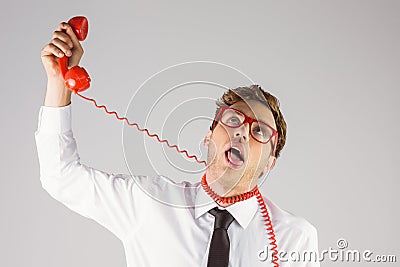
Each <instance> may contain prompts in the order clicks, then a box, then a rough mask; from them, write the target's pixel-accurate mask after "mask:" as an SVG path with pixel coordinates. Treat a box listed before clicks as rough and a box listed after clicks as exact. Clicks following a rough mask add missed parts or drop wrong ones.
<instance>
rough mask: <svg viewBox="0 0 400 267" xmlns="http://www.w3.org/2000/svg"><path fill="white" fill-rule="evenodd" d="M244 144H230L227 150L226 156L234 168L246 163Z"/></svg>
mask: <svg viewBox="0 0 400 267" xmlns="http://www.w3.org/2000/svg"><path fill="white" fill-rule="evenodd" d="M243 151H244V150H243V146H242V144H240V143H232V144H229V146H228V148H227V149H226V150H225V158H226V160H227V163H228V165H229V166H230V167H232V168H235V169H237V168H240V167H241V166H242V165H243V163H244V155H243V154H244V153H243Z"/></svg>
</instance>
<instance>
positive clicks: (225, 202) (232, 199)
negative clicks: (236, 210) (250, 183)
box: [201, 172, 258, 207]
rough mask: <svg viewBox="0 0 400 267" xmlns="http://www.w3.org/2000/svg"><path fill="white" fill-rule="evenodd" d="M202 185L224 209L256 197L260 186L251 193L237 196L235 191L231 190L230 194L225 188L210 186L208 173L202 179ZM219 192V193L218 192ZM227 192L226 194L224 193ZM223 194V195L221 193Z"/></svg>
mask: <svg viewBox="0 0 400 267" xmlns="http://www.w3.org/2000/svg"><path fill="white" fill-rule="evenodd" d="M201 185H202V186H203V188H204V191H206V193H207V194H208V195H209V196H210V197H211V198H212V199H214V201H215V202H216V203H217V204H218V205H220V206H222V207H228V206H230V205H232V204H234V203H236V202H239V201H243V200H246V199H249V198H250V197H252V196H254V195H255V194H256V192H257V191H258V186H257V185H256V186H255V187H254V188H253V189H252V190H251V191H248V192H244V193H239V194H235V193H234V192H235V191H234V190H231V191H230V192H226V191H225V190H224V187H223V186H221V187H219V188H218V187H217V186H215V185H214V183H213V185H214V186H213V187H211V185H209V181H208V179H207V172H206V173H204V175H203V177H202V179H201ZM216 190H217V191H216ZM224 191H225V192H224ZM219 192H222V193H219Z"/></svg>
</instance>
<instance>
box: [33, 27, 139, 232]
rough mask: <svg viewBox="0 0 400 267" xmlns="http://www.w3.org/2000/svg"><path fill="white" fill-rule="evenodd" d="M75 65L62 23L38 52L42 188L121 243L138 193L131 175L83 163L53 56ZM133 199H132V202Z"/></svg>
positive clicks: (73, 42) (75, 51)
mask: <svg viewBox="0 0 400 267" xmlns="http://www.w3.org/2000/svg"><path fill="white" fill-rule="evenodd" d="M64 54H65V55H67V56H68V57H69V62H70V67H71V66H74V65H77V64H78V63H79V60H80V59H81V57H82V55H83V49H82V47H81V45H80V43H79V41H78V39H77V38H76V36H75V34H74V32H73V31H72V29H71V27H70V26H69V25H68V24H67V23H65V22H63V23H61V24H60V25H59V26H58V28H57V30H56V31H55V32H54V34H53V38H52V40H51V42H50V43H49V44H47V45H46V46H45V47H44V48H43V50H42V52H41V57H42V62H43V65H44V68H45V70H46V74H47V91H46V97H45V101H44V105H43V106H42V107H41V108H40V112H39V123H38V128H37V131H36V132H35V140H36V146H37V151H38V157H39V165H40V181H41V184H42V187H43V188H44V189H45V190H46V191H47V192H48V193H49V194H50V195H51V196H52V197H53V198H55V199H57V200H58V201H60V202H61V203H63V204H64V205H65V206H67V207H68V208H70V209H71V210H73V211H75V212H77V213H79V214H81V215H83V216H85V217H87V218H90V219H93V220H95V221H97V222H98V223H100V224H101V225H103V226H104V227H106V228H107V229H109V230H110V231H111V232H112V233H114V234H115V235H116V236H117V237H118V238H119V239H121V240H124V239H125V238H126V237H127V236H128V235H129V234H130V233H131V232H133V231H135V227H136V225H137V220H138V218H140V215H138V214H139V213H140V209H138V208H137V206H138V205H140V202H141V201H142V199H141V197H140V195H141V192H140V189H139V188H138V186H137V184H136V183H135V180H134V179H133V177H132V176H130V175H124V174H118V175H114V174H108V173H106V172H102V171H99V170H96V169H94V168H91V167H88V166H86V165H84V164H81V162H80V158H79V154H78V149H77V144H76V141H75V139H74V136H73V133H72V129H71V112H72V111H71V109H72V103H71V91H70V90H69V89H68V88H66V87H65V85H64V81H63V78H62V75H61V73H60V70H59V69H58V62H57V57H61V56H63V55H64ZM133 198H135V200H134V199H133Z"/></svg>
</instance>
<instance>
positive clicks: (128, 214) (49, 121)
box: [35, 104, 319, 267]
mask: <svg viewBox="0 0 400 267" xmlns="http://www.w3.org/2000/svg"><path fill="white" fill-rule="evenodd" d="M71 105H72V104H70V105H68V106H65V107H59V108H55V107H45V106H42V107H41V108H40V111H39V122H38V129H37V131H36V132H35V139H36V145H37V151H38V157H39V164H40V181H41V184H42V187H43V188H44V189H45V190H46V191H47V192H48V193H49V194H50V195H51V196H52V197H53V198H55V199H56V200H58V201H60V202H61V203H63V204H64V205H65V206H66V207H68V208H69V209H71V210H73V211H75V212H77V213H78V214H80V215H82V216H85V217H87V218H90V219H92V220H94V221H96V222H97V223H99V224H101V225H102V226H104V227H105V228H107V229H108V230H109V231H111V232H112V233H113V234H115V236H117V237H118V238H119V239H120V240H121V241H122V242H123V246H124V249H125V255H126V262H127V266H128V267H137V266H144V267H152V266H154V267H159V266H167V267H168V266H171V267H180V266H182V267H188V266H201V267H205V266H207V259H208V248H209V246H210V241H211V236H212V233H213V224H214V216H212V215H211V214H209V213H208V210H210V209H212V208H213V207H216V206H217V204H216V203H215V202H214V201H213V200H212V199H211V198H210V197H209V196H208V194H207V193H206V192H205V191H204V190H203V188H202V186H201V185H200V180H201V176H199V182H198V183H196V184H191V183H189V182H182V183H179V184H177V183H176V182H174V181H173V180H171V179H169V178H167V177H165V176H162V175H158V176H151V177H150V176H136V175H135V176H131V175H127V174H109V173H105V172H103V171H100V170H97V169H94V168H91V167H89V166H86V165H84V164H82V163H80V158H79V154H78V150H77V144H76V141H75V139H74V137H73V132H72V129H71ZM177 185H178V186H177ZM143 188H145V189H146V190H143ZM145 191H147V192H151V195H153V196H157V195H162V196H163V197H162V198H163V199H168V198H169V197H170V198H175V199H178V200H179V201H180V203H186V204H187V206H188V208H182V207H173V206H171V205H165V204H163V203H161V202H159V201H156V200H154V198H152V197H151V196H149V194H147V193H146V192H145ZM264 201H265V203H266V205H267V208H268V211H269V214H270V217H271V221H272V225H273V228H274V230H275V236H276V240H277V245H278V250H279V251H286V252H287V254H286V257H287V258H288V254H289V253H291V252H292V251H298V252H302V251H304V250H312V251H314V252H315V253H318V239H317V231H316V229H315V227H314V226H313V225H312V224H310V223H309V222H308V221H307V220H305V219H304V218H301V217H298V216H295V215H293V214H291V213H289V212H287V211H285V210H282V209H280V208H279V207H278V206H277V205H276V204H274V203H273V202H272V201H271V200H269V199H267V198H265V197H264ZM174 202H175V203H177V202H176V201H174ZM226 209H227V210H228V211H229V212H230V213H231V214H232V215H233V217H234V218H235V220H234V221H233V222H232V224H231V225H230V227H229V229H228V236H229V239H230V259H229V266H230V267H238V266H244V267H250V266H251V267H253V266H273V264H272V263H271V260H270V259H271V257H268V259H265V256H266V253H267V252H268V250H267V247H268V244H269V240H268V237H269V236H268V235H267V232H266V230H265V224H264V220H263V217H262V215H261V213H260V211H259V207H258V202H257V199H256V197H252V198H249V199H248V200H245V201H241V202H237V203H235V204H233V205H231V206H229V207H227V208H226ZM263 250H264V253H263ZM292 254H293V253H292ZM282 258H283V256H282ZM280 266H296V267H300V266H301V267H311V266H312V267H317V266H319V262H318V261H316V262H315V261H302V262H296V263H291V264H289V263H288V262H280Z"/></svg>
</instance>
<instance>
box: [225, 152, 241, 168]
mask: <svg viewBox="0 0 400 267" xmlns="http://www.w3.org/2000/svg"><path fill="white" fill-rule="evenodd" d="M228 159H229V161H230V162H232V163H233V164H235V165H242V164H243V161H242V160H241V159H240V158H239V157H238V156H237V155H236V154H235V153H232V152H231V151H228Z"/></svg>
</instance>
